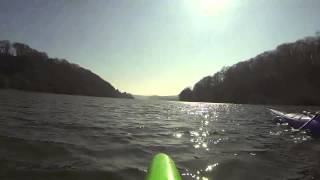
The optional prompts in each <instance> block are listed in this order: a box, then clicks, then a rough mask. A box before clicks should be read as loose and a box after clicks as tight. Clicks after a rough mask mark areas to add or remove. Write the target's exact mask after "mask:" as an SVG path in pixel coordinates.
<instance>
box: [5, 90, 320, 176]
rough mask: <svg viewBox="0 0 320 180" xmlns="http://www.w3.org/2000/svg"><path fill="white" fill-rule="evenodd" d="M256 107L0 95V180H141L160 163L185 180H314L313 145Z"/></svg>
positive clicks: (317, 163)
mask: <svg viewBox="0 0 320 180" xmlns="http://www.w3.org/2000/svg"><path fill="white" fill-rule="evenodd" d="M269 107H271V108H276V109H279V110H284V111H301V110H303V109H308V110H319V109H320V108H319V107H297V106H261V105H235V104H214V103H186V102H169V101H155V100H153V101H148V100H128V99H113V98H97V97H85V96H69V95H55V94H46V93H31V92H22V91H14V90H1V91H0V179H24V180H25V179H32V180H33V179H39V180H40V179H46V180H51V179H57V180H58V179H59V180H61V179H68V180H71V179H91V180H92V179H94V180H98V179H109V180H122V179H123V180H128V179H130V180H143V179H144V176H145V175H146V171H147V167H148V165H149V162H150V160H151V159H152V156H153V155H155V154H156V153H158V152H164V153H167V154H169V155H170V156H171V157H172V159H174V161H175V162H176V165H177V167H178V169H179V170H180V173H181V174H182V178H183V179H185V180H188V179H190V180H207V179H209V180H215V179H219V180H242V179H243V180H245V179H246V180H249V179H252V180H253V179H255V180H257V179H258V180H260V179H261V180H268V179H270V180H271V179H272V180H284V179H291V180H293V179H320V140H319V139H316V138H313V137H310V136H308V134H306V133H303V132H299V133H297V132H292V131H291V129H290V128H289V127H287V126H283V125H277V124H276V123H275V122H274V121H273V117H272V115H271V114H270V112H269V111H268V110H267V109H266V108H269Z"/></svg>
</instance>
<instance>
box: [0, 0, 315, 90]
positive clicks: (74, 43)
mask: <svg viewBox="0 0 320 180" xmlns="http://www.w3.org/2000/svg"><path fill="white" fill-rule="evenodd" d="M317 30H320V1H319V0H91V1H89V0H0V39H7V40H10V41H14V42H22V43H26V44H28V45H30V46H31V47H32V48H35V49H38V50H40V51H45V52H47V53H48V55H49V56H51V57H58V58H65V59H67V60H69V61H70V62H73V63H77V64H79V65H81V66H83V67H85V68H88V69H90V70H91V71H93V72H95V73H97V74H98V75H100V76H101V77H102V78H104V79H105V80H107V81H109V82H110V83H112V84H113V85H114V86H115V87H116V88H118V89H120V90H121V91H127V92H130V93H133V94H144V95H151V94H157V95H173V94H178V93H179V92H180V91H181V90H182V89H183V88H185V87H187V86H192V85H193V84H194V83H196V82H197V81H198V80H200V79H201V78H202V77H204V76H207V75H212V74H214V73H215V72H217V71H218V70H220V69H221V68H222V67H223V66H226V65H232V64H234V63H236V62H238V61H243V60H246V59H249V58H251V57H254V56H256V55H257V54H259V53H261V52H263V51H266V50H271V49H274V48H275V47H276V46H277V45H279V44H281V43H284V42H291V41H295V40H297V39H299V38H303V37H305V36H310V35H314V34H315V32H316V31H317Z"/></svg>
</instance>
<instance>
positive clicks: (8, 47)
mask: <svg viewBox="0 0 320 180" xmlns="http://www.w3.org/2000/svg"><path fill="white" fill-rule="evenodd" d="M0 88H13V89H21V90H29V91H40V92H52V93H63V94H77V95H88V96H102V97H117V98H133V97H132V96H131V95H130V94H128V93H121V92H120V91H119V90H117V89H115V88H114V87H113V86H112V85H111V84H110V83H108V82H106V81H104V80H103V79H102V78H100V77H99V76H98V75H96V74H94V73H92V72H91V71H89V70H87V69H84V68H82V67H80V66H79V65H77V64H71V63H69V62H68V61H67V60H64V59H56V58H49V57H48V56H47V54H46V53H44V52H39V51H37V50H35V49H32V48H30V47H29V46H28V45H25V44H22V43H14V44H11V43H10V42H9V41H0Z"/></svg>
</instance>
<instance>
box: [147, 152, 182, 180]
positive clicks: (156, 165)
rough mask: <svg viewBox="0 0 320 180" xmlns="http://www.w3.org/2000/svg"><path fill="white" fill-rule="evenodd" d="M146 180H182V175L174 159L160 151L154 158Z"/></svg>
mask: <svg viewBox="0 0 320 180" xmlns="http://www.w3.org/2000/svg"><path fill="white" fill-rule="evenodd" d="M146 180H181V176H180V174H179V171H178V169H177V168H176V166H175V164H174V162H173V161H172V159H171V158H170V157H169V156H168V155H166V154H163V153H159V154H157V155H155V156H154V157H153V159H152V162H151V165H150V167H149V169H148V174H147V177H146Z"/></svg>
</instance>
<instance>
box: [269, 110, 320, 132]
mask: <svg viewBox="0 0 320 180" xmlns="http://www.w3.org/2000/svg"><path fill="white" fill-rule="evenodd" d="M270 111H271V112H272V114H274V115H276V120H278V121H279V122H280V123H288V125H289V126H291V127H293V128H294V129H299V128H300V127H302V126H303V125H304V124H305V123H306V122H308V121H310V120H311V118H312V117H310V116H307V115H304V114H298V113H284V112H281V111H277V110H274V109H270ZM303 129H304V130H307V131H308V132H310V133H311V135H312V136H317V137H320V120H319V118H316V119H314V120H312V121H311V122H310V123H308V124H307V125H306V126H305V127H304V128H303Z"/></svg>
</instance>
